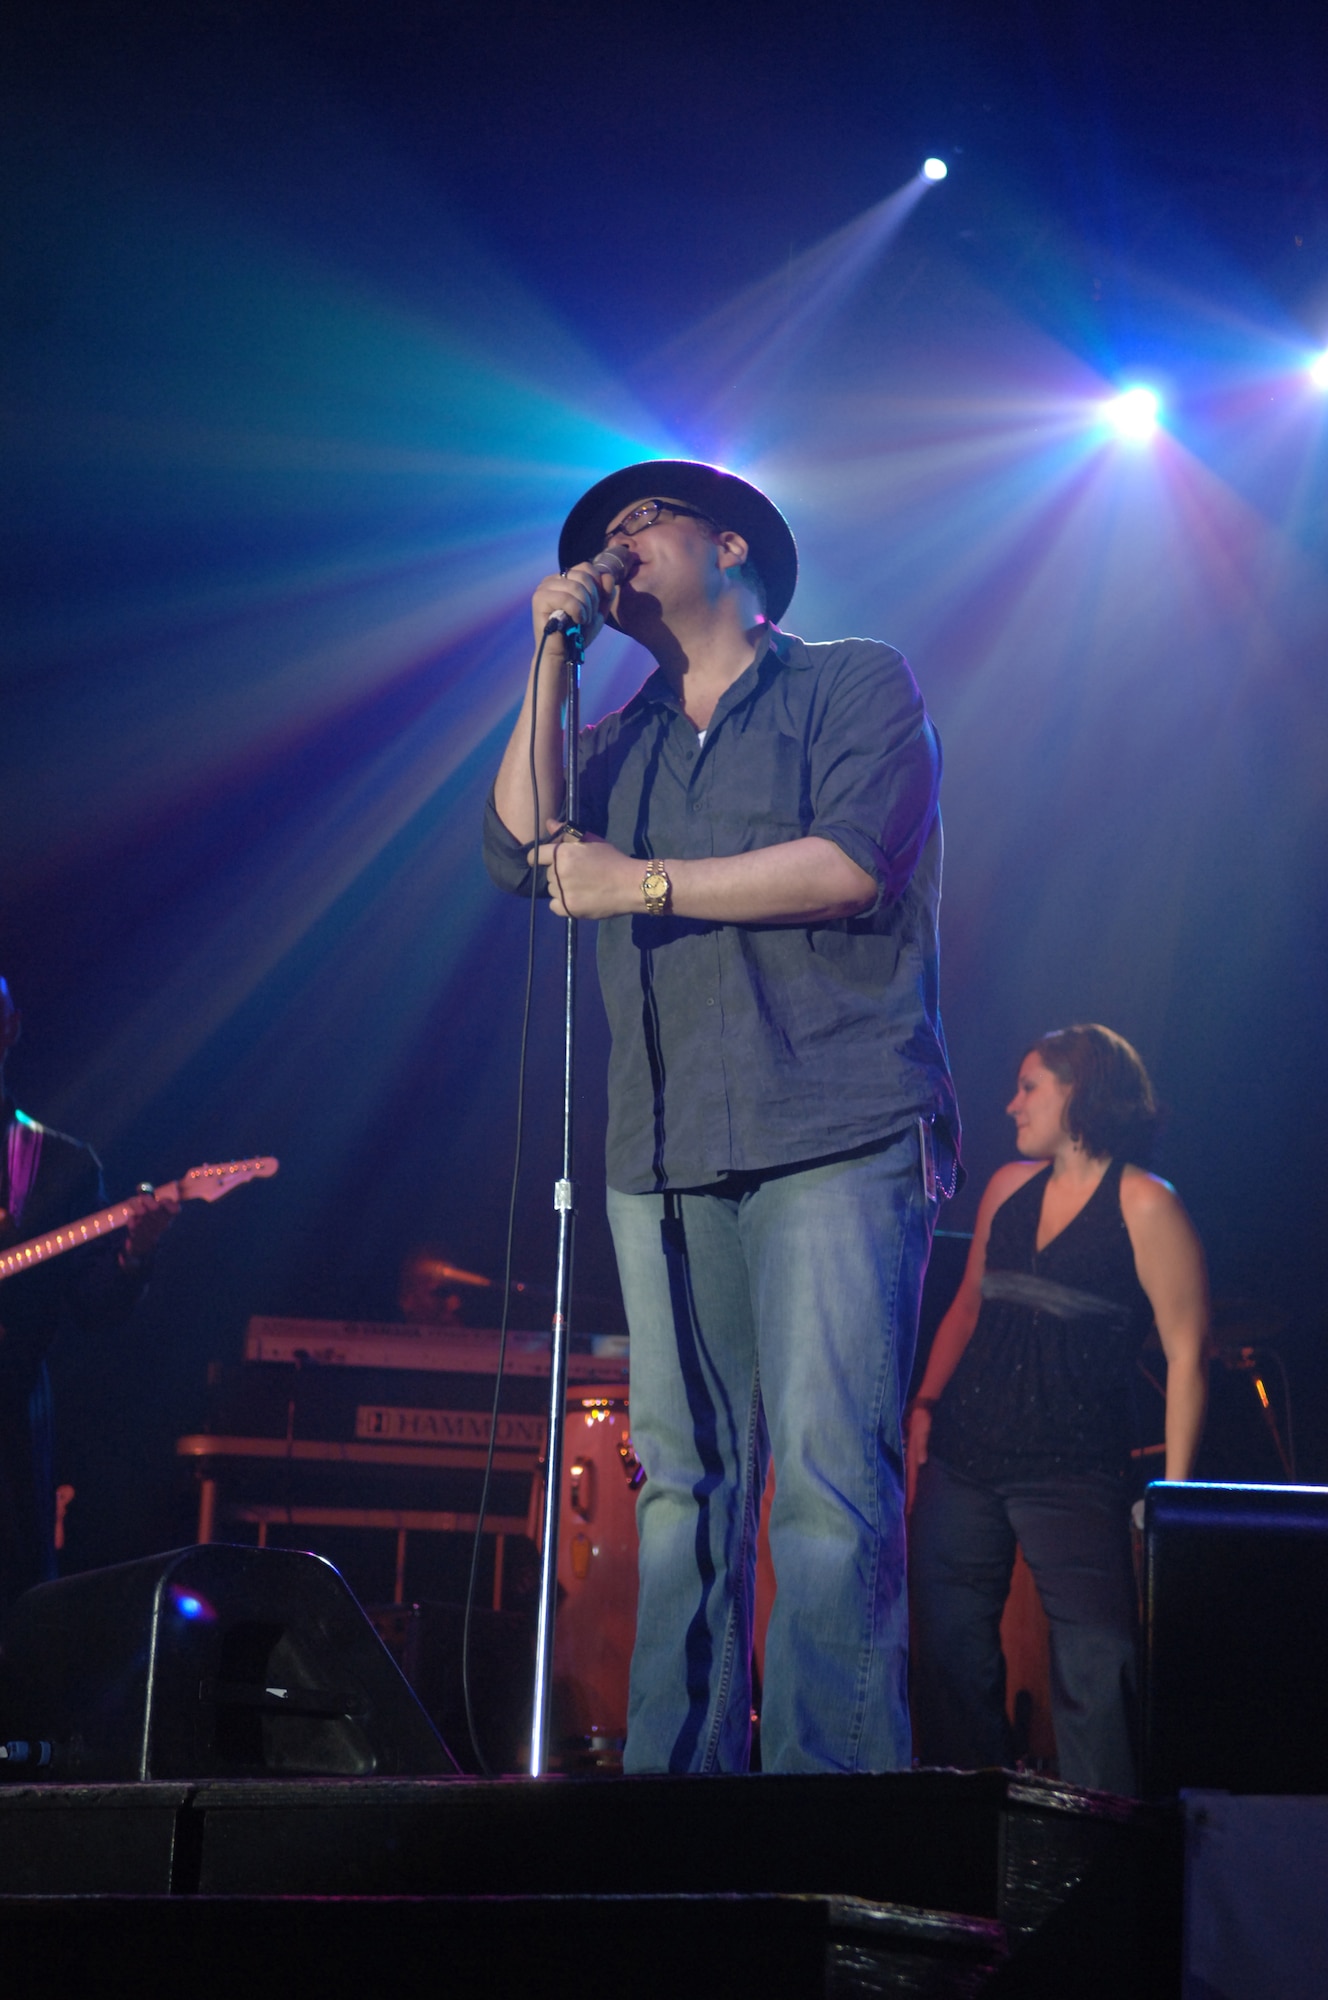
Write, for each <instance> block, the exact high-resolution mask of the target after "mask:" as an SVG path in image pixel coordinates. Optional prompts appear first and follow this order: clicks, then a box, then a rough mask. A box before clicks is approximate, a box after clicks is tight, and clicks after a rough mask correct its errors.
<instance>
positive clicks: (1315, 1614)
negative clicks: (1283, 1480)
mask: <svg viewBox="0 0 1328 2000" xmlns="http://www.w3.org/2000/svg"><path fill="white" fill-rule="evenodd" d="M1144 1565H1145V1577H1144V1620H1145V1633H1144V1637H1145V1646H1144V1686H1143V1788H1144V1792H1145V1795H1146V1796H1147V1797H1150V1798H1164V1797H1169V1796H1171V1795H1172V1794H1173V1793H1175V1792H1178V1791H1180V1790H1181V1789H1182V1788H1184V1789H1200V1790H1211V1791H1229V1792H1266V1793H1279V1792H1319V1793H1323V1792H1328V1487H1320V1486H1215V1485H1213V1486H1210V1485H1200V1484H1193V1485H1181V1484H1179V1483H1174V1484H1167V1483H1164V1482H1159V1483H1158V1484H1156V1485H1153V1486H1150V1487H1149V1488H1148V1492H1147V1495H1146V1499H1145V1515H1144Z"/></svg>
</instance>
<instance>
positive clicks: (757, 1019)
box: [485, 460, 958, 1772]
mask: <svg viewBox="0 0 1328 2000" xmlns="http://www.w3.org/2000/svg"><path fill="white" fill-rule="evenodd" d="M606 546H607V547H611V548H613V549H615V550H617V551H618V552H619V553H620V556H621V558H622V561H621V563H620V565H619V568H620V570H621V571H623V572H624V574H623V577H622V581H621V582H616V581H615V579H614V577H613V576H611V575H608V574H607V573H606V572H605V571H604V570H601V569H597V568H596V566H595V561H594V558H595V557H596V555H597V553H598V552H599V551H601V550H603V549H604V548H605V547H606ZM558 556H559V561H560V562H561V563H562V565H563V574H562V575H560V576H549V577H546V578H545V579H544V581H543V582H542V583H541V584H540V585H539V587H538V588H537V590H536V591H535V595H534V599H533V604H532V610H533V615H534V625H535V633H536V639H537V642H538V640H539V638H540V635H542V634H543V633H544V632H545V630H546V628H547V626H548V624H549V621H550V620H551V619H552V618H554V617H555V616H556V615H557V614H563V616H564V617H565V618H566V619H567V620H569V621H570V622H571V623H574V624H575V625H577V626H578V627H579V629H580V632H581V635H582V638H583V640H584V641H585V642H586V643H589V641H591V640H593V639H594V638H595V636H596V635H597V634H598V632H599V631H600V629H601V627H602V625H603V623H604V621H605V619H606V618H611V619H612V620H613V621H614V622H615V623H616V624H617V625H618V626H620V627H621V628H622V630H623V631H625V632H627V633H628V634H629V635H630V636H631V637H632V638H633V639H635V640H637V641H638V642H639V644H640V645H642V646H644V647H645V648H646V650H647V651H648V652H649V653H651V654H652V655H653V657H654V659H655V662H656V669H655V671H654V673H652V674H651V675H650V677H649V678H648V679H647V681H646V682H645V684H644V686H643V687H642V688H641V689H640V690H639V691H638V693H637V694H635V695H634V696H633V697H632V699H631V700H630V701H629V702H628V703H627V704H626V706H625V707H624V708H623V709H622V710H621V712H619V713H618V714H615V715H610V716H607V717H605V719H604V720H603V721H602V722H600V723H597V724H596V725H595V726H594V727H593V728H591V729H588V730H587V731H586V732H585V734H584V736H583V739H582V743H581V758H580V768H581V772H582V778H581V801H580V812H579V826H578V827H577V828H576V829H573V830H571V831H560V830H559V829H560V826H561V818H560V808H561V805H562V789H563V784H562V775H561V772H562V726H561V704H562V700H563V694H564V641H563V640H562V638H561V637H560V636H558V635H557V634H556V633H555V634H554V635H553V636H551V637H549V638H548V639H547V641H546V643H545V647H544V655H543V660H542V663H541V665H540V671H539V675H538V681H537V682H536V678H535V675H534V671H533V669H532V677H531V682H530V684H529V685H528V687H527V691H526V697H525V702H524V705H523V707H522V711H521V715H520V718H519V720H518V722H517V725H516V728H515V730H514V731H513V734H512V738H511V741H510V743H509V744H508V747H507V751H506V753H505V755H504V758H503V762H502V766H501V769H500V770H499V773H498V778H497V782H496V784H495V787H494V791H493V795H492V799H491V801H490V806H489V813H488V820H487V826H486V841H485V846H486V856H487V859H488V863H489V867H490V871H491V873H492V874H493V876H494V879H495V880H496V881H498V882H499V883H500V884H501V886H503V887H504V888H508V889H513V890H518V891H519V890H522V889H523V888H524V889H525V890H526V891H527V892H528V891H529V886H530V872H529V871H530V866H531V863H532V861H534V862H536V863H537V864H538V865H539V867H540V869H541V886H546V887H547V891H548V893H549V895H550V896H551V898H552V906H553V909H554V911H555V912H556V913H557V914H558V915H561V916H566V915H572V916H576V917H590V918H595V919H597V920H598V922H599V947H598V950H599V971H600V981H601V985H602V988H603V993H604V1000H605V1005H606V1008H607V1011H608V1016H609V1023H610V1027H611V1030H612V1037H613V1042H612V1054H611V1057H610V1071H609V1131H608V1161H607V1167H608V1188H609V1192H608V1208H609V1221H610V1225H611V1228H612V1231H613V1239H614V1246H615V1249H616V1252H617V1258H618V1268H619V1273H620V1276H621V1280H622V1288H623V1296H624V1299H625V1302H626V1307H627V1318H628V1326H629V1328H630V1332H631V1352H632V1362H631V1411H632V1438H633V1442H634V1444H635V1446H636V1450H637V1452H638V1454H639V1456H640V1458H641V1461H642V1464H643V1465H644V1467H645V1470H646V1481H645V1484H644V1486H643V1487H642V1490H641V1497H640V1501H639V1507H638V1526H639V1530H640V1600H639V1610H638V1617H637V1637H636V1648H635V1652H634V1654H633V1658H632V1673H631V1691H630V1699H629V1711H628V1740H627V1751H626V1758H625V1768H626V1769H627V1770H628V1771H632V1772H645V1771H679V1772H681V1771H696V1772H714V1771H741V1770H744V1769H745V1768H746V1766H747V1761H748V1754H749V1748H750V1717H751V1640H752V1604H753V1588H754V1575H755V1552H756V1531H757V1519H758V1510H759V1506H760V1499H761V1492H762V1487H763V1484H764V1481H765V1475H766V1469H767V1465H768V1462H769V1459H770V1456H771V1454H772V1453H773V1456H774V1462H775V1467H776V1492H775V1501H774V1508H773V1513H772V1516H771V1521H770V1543H771V1552H772V1555H773V1558H774V1564H775V1574H776V1581H777V1595H776V1600H775V1607H774V1612H773V1616H772V1618H771V1623H770V1631H769V1636H768V1638H767V1642H766V1675H765V1688H764V1699H763V1705H762V1714H761V1754H762V1763H763V1765H764V1768H765V1769H767V1770H779V1771H884V1770H894V1769H898V1768H900V1767H901V1766H906V1765H907V1763H908V1761H909V1755H910V1741H909V1724H908V1709H907V1703H906V1687H905V1682H906V1665H907V1645H908V1630H907V1602H906V1592H905V1577H904V1524H903V1441H902V1436H901V1410H902V1405H903V1400H904V1395H905V1392H906V1389H907V1385H908V1378H909V1371H910V1367H911V1363H912V1358H913V1347H914V1342H915V1339H916V1333H917V1319H918V1303H919V1295H920V1292H921V1286H922V1278H923V1273H924V1271H925V1269H926V1263H927V1257H928V1253H929V1250H930V1244H931V1233H932V1228H933V1226H934V1223H935V1218H936V1207H937V1192H938V1184H940V1191H941V1192H947V1191H953V1185H954V1177H955V1174H956V1172H957V1142H958V1121H957V1116H956V1111H955V1102H954V1094H953V1088H952V1085H951V1081H950V1074H949V1068H948V1063H947V1058H946V1051H945V1040H944V1036H943V1033H942V1029H941V1020H940V1012H939V1006H938V998H937V941H936V918H937V907H938V903H939V898H940V884H941V827H940V818H939V813H938V807H937V794H938V788H939V782H940V764H941V760H940V750H939V746H938V743H937V740H936V736H935V732H934V731H933V729H932V726H931V723H930V721H929V720H928V717H927V713H926V710H925V709H924V707H923V704H922V699H921V697H920V695H919V693H918V689H917V686H916V684H915V683H914V680H913V677H912V675H911V674H910V672H909V670H908V667H907V665H906V663H905V661H904V660H903V659H902V657H901V656H900V655H899V654H898V653H897V652H895V651H894V649H893V648H892V647H889V646H885V645H881V644H879V643H877V642H876V641H874V640H865V639H845V640H839V641H835V642H832V643H829V644H818V645H808V644H806V643H804V641H803V640H801V639H795V638H793V637H791V636H789V635H788V634H786V633H784V632H781V631H779V630H778V629H777V621H778V620H779V619H780V618H781V617H782V616H783V614H784V611H785V609H786V608H787V606H788V603H789V600H790V598H791V597H792V595H793V589H794V585H795V582H796V580H797V550H796V548H795V545H794V541H793V536H792V534H791V532H790V530H789V527H788V524H787V522H786V521H785V520H784V518H783V516H782V515H781V514H780V513H779V511H778V509H777V508H776V507H775V506H774V505H773V503H772V502H771V501H770V500H768V499H767V498H766V496H765V495H764V494H763V493H760V492H758V491H757V489H756V488H755V487H753V486H751V485H749V484H748V483H747V482H746V481H744V480H741V479H738V478H736V477H735V476H734V475H733V474H731V473H727V472H722V471H719V470H717V469H716V468H715V467H713V466H708V465H699V464H694V463H691V462H688V461H677V460H656V461H652V462H648V463H646V464H642V465H632V466H628V467H626V468H625V469H624V470H622V471H620V472H616V473H614V474H613V475H612V476H611V477H609V478H607V479H603V480H601V481H600V482H599V483H598V485H596V486H593V487H592V488H591V489H590V491H589V492H588V493H586V494H585V495H584V496H583V497H582V498H581V499H580V500H579V501H578V502H577V504H576V506H575V507H574V508H573V509H572V511H571V513H570V514H569V516H568V518H567V521H566V522H565V524H564V527H563V531H562V536H561V539H560V542H559V548H558ZM532 763H533V767H534V775H535V782H536V784H537V786H538V820H537V817H536V799H535V798H534V797H533V796H532V782H531V774H532ZM537 842H538V843H539V844H538V846H536V843H537Z"/></svg>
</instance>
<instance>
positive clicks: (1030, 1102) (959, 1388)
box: [908, 1026, 1208, 1794]
mask: <svg viewBox="0 0 1328 2000" xmlns="http://www.w3.org/2000/svg"><path fill="white" fill-rule="evenodd" d="M1008 1110H1009V1113H1010V1116H1011V1117H1012V1118H1013V1119H1014V1122H1015V1131H1016V1139H1015V1143H1016V1145H1017V1147H1018V1150H1019V1152H1020V1154H1021V1155H1022V1156H1023V1157H1022V1159H1020V1160H1018V1161H1014V1162H1012V1163H1011V1164H1010V1165H1009V1166H1006V1167H1002V1168H1001V1169H1000V1170H999V1171H998V1172H997V1173H996V1174H994V1175H993V1176H992V1178H991V1180H990V1182H989V1183H988V1185H987V1188H986V1191H985V1193H984V1194H983V1197H982V1201H981V1204H980V1205H979V1208H978V1216H977V1223H976V1226H975V1229H974V1233H973V1244H972V1248H971V1250H970V1252H969V1257H968V1264H967V1267H966V1269H965V1272H964V1278H963V1282H962V1284H961V1285H960V1288H959V1292H958V1294H957V1296H956V1298H955V1301H954V1304H953V1305H952V1306H951V1307H950V1310H949V1312H948V1313H947V1314H946V1316H945V1318H944V1319H943V1320H942V1322H941V1324H940V1327H939V1328H938V1329H937V1333H936V1339H935V1341H934V1343H933V1345H932V1350H931V1356H930V1358H929V1360H928V1363H927V1369H926V1373H925V1374H924V1376H923V1379H922V1383H921V1386H920V1388H919V1391H918V1394H917V1396H916V1398H915V1399H914V1402H913V1405H912V1409H911V1414H910V1417H909V1427H908V1490H909V1506H910V1510H911V1527H910V1561H911V1582H912V1602H913V1661H914V1676H913V1679H914V1714H913V1722H914V1738H915V1743H914V1747H915V1750H916V1751H917V1753H918V1755H919V1757H920V1759H921V1761H922V1762H923V1763H929V1764H956V1765H960V1766H963V1767H972V1766H978V1765H984V1764H1000V1763H1007V1762H1008V1761H1009V1759H1010V1733H1009V1725H1008V1723H1007V1720H1006V1715H1005V1668H1004V1661H1003V1659H1002V1657H1001V1648H1000V1620H1001V1612H1002V1608H1003V1606H1004V1603H1005V1597H1006V1594H1007V1592H1008V1589H1009V1582H1010V1574H1011V1570H1012V1567H1013V1563H1014V1552H1015V1543H1016V1541H1018V1543H1019V1545H1020V1546H1021V1547H1022V1549H1023V1551H1024V1555H1025V1558H1026V1560H1027V1562H1028V1566H1029V1568H1030V1569H1031V1571H1032V1573H1033V1577H1034V1580H1035V1581H1036V1583H1037V1587H1038V1592H1039V1595H1040V1596H1041V1599H1042V1604H1043V1608H1044V1609H1045V1611H1046V1613H1047V1618H1048V1621H1049V1624H1050V1632H1051V1640H1050V1650H1051V1705H1052V1719H1053V1722H1054V1724H1055V1730H1056V1747H1057V1760H1058V1763H1059V1767H1060V1775H1061V1776H1062V1778H1065V1779H1067V1780H1069V1781H1070V1782H1071V1783H1074V1784H1080V1785H1089V1786H1095V1787H1098V1788H1100V1789H1102V1790H1105V1791H1114V1792H1120V1793H1124V1794H1129V1793H1131V1792H1132V1791H1133V1790H1134V1786H1135V1769H1134V1758H1133V1748H1132V1734H1133V1731H1132V1718H1131V1713H1130V1709H1131V1703H1132V1699H1133V1692H1134V1680H1135V1623H1136V1620H1135V1591H1134V1581H1133V1576H1132V1573H1131V1567H1130V1560H1129V1538H1128V1527H1127V1505H1128V1495H1127V1493H1126V1489H1125V1484H1124V1478H1123V1474H1124V1471H1125V1468H1126V1465H1127V1462H1128V1453H1129V1389H1130V1378H1131V1375H1132V1372H1133V1369H1134V1365H1135V1361H1136V1357H1137V1356H1138V1353H1139V1349H1140V1346H1141V1345H1142V1343H1143V1340H1144V1339H1145V1337H1146V1335H1147V1333H1148V1331H1149V1328H1150V1326H1152V1325H1153V1324H1156V1326H1157V1330H1158V1334H1159V1336H1160V1338H1161V1342H1162V1348H1163V1351H1164V1353H1165V1355H1166V1359H1167V1402H1166V1477H1167V1478H1168V1479H1187V1478H1188V1477H1189V1476H1190V1472H1191V1470H1192V1468H1193V1464H1194V1458H1195V1453H1196V1452H1197V1450H1198V1446H1199V1436H1200V1432H1201V1430H1202V1428H1203V1418H1204V1408H1205V1402H1206V1397H1207V1369H1206V1349H1207V1337H1208V1288H1207V1280H1206V1276H1205V1271H1204V1259H1203V1251H1202V1249H1201V1247H1200V1244H1199V1240H1198V1237H1197V1236H1196V1235H1195V1232H1194V1228H1193V1225H1192V1224H1191V1222H1190V1219H1189V1217H1188V1216H1187V1215H1186V1213H1185V1210H1184V1208H1183V1207H1182V1205H1181V1202H1180V1200H1179V1199H1178V1197H1177V1195H1176V1193H1175V1190H1174V1189H1173V1188H1171V1187H1170V1186H1169V1185H1168V1184H1167V1182H1166V1181H1163V1180H1159V1179H1157V1177H1156V1176H1155V1175H1153V1174H1149V1173H1146V1172H1145V1171H1144V1170H1143V1168H1142V1166H1141V1165H1139V1164H1137V1163H1138V1162H1139V1161H1140V1160H1143V1159H1146V1158H1147V1157H1148V1151H1149V1145H1150V1141H1151V1138H1152V1132H1153V1127H1154V1125H1155V1123H1156V1118H1157V1111H1156V1105H1155V1103H1154V1099H1153V1092H1152V1086H1151V1084H1150V1083H1149V1080H1148V1073H1147V1071H1146V1070H1145V1068H1144V1066H1143V1063H1142V1062H1141V1061H1140V1059H1139V1057H1138V1055H1137V1054H1136V1053H1135V1051H1134V1050H1133V1049H1132V1048H1131V1047H1130V1044H1129V1043H1128V1042H1127V1041H1125V1040H1124V1039H1123V1038H1122V1037H1121V1036H1119V1035H1116V1034H1113V1033H1112V1031H1111V1030H1110V1029H1109V1028H1102V1027H1097V1026H1087V1027H1076V1028H1063V1029H1060V1030H1058V1031H1056V1032H1055V1033H1053V1034H1049V1035H1044V1036H1043V1037H1042V1039H1041V1040H1040V1041H1038V1042H1036V1043H1035V1044H1034V1046H1033V1047H1032V1048H1031V1049H1030V1050H1029V1052H1028V1054H1027V1055H1026V1056H1025V1057H1024V1060H1023V1063H1022V1064H1021V1066H1020V1070H1019V1081H1018V1084H1017V1086H1016V1089H1015V1094H1014V1098H1013V1100H1012V1102H1011V1103H1010V1105H1009V1106H1008Z"/></svg>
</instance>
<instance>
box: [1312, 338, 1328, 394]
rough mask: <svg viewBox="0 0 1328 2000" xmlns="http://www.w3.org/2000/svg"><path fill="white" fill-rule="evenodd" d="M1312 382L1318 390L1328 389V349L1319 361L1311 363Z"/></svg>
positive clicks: (1326, 348)
mask: <svg viewBox="0 0 1328 2000" xmlns="http://www.w3.org/2000/svg"><path fill="white" fill-rule="evenodd" d="M1310 380H1311V382H1313V384H1314V386H1315V388H1316V389H1328V347H1325V349H1324V351H1323V353H1322V354H1321V355H1320V356H1319V358H1318V360H1317V361H1312V362H1311V363H1310Z"/></svg>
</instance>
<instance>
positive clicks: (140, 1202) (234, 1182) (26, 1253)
mask: <svg viewBox="0 0 1328 2000" xmlns="http://www.w3.org/2000/svg"><path fill="white" fill-rule="evenodd" d="M276 1171H277V1162H276V1161H275V1160H274V1159H271V1158H266V1159H259V1160H228V1161H227V1162H226V1164H225V1166H223V1167H192V1168H191V1169H190V1171H189V1172H188V1173H187V1174H182V1175H181V1177H180V1179H179V1180H178V1181H168V1182H167V1183H166V1185H165V1186H164V1187H159V1188H153V1189H151V1190H147V1189H144V1190H142V1191H140V1192H139V1193H138V1194H136V1195H131V1196H130V1198H129V1200H128V1201H117V1202H116V1204H115V1206H114V1207H113V1208H102V1209H98V1211H97V1213H96V1214H95V1215H85V1216H84V1217H83V1219H82V1221H81V1222H67V1223H65V1225H64V1227H63V1228H62V1229H52V1230H50V1231H49V1232H48V1233H47V1234H46V1235H45V1236H34V1237H33V1238H32V1239H31V1240H30V1241H29V1242H27V1243H16V1244H15V1245H14V1247H13V1249H12V1250H6V1251H3V1252H0V1284H2V1283H3V1282H4V1280H5V1279H6V1278H12V1277H13V1276H14V1274H15V1272H16V1271H26V1270H28V1269H30V1268H31V1266H32V1265H34V1264H44V1263H45V1262H46V1261H47V1259H48V1258H49V1257H60V1256H63V1254H64V1252H65V1251H66V1250H76V1249H77V1248H78V1246H79V1245H80V1244H81V1243H91V1242H93V1241H95V1239H96V1238H97V1237H98V1236H109V1235H110V1233H111V1231H112V1230H113V1229H124V1228H125V1227H126V1226H127V1225H128V1224H129V1223H131V1222H132V1221H133V1219H134V1217H135V1216H136V1215H141V1214H142V1212H143V1210H144V1208H145V1207H146V1206H148V1205H149V1204H150V1203H152V1202H159V1201H161V1200H162V1198H163V1197H165V1199H166V1200H168V1201H171V1200H174V1201H220V1199H221V1197H222V1195H224V1194H229V1193H230V1191H231V1189H232V1188H237V1187H243V1186H244V1184H245V1182H246V1181H259V1180H262V1181H266V1180H271V1178H272V1176H273V1174H275V1172H276Z"/></svg>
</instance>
